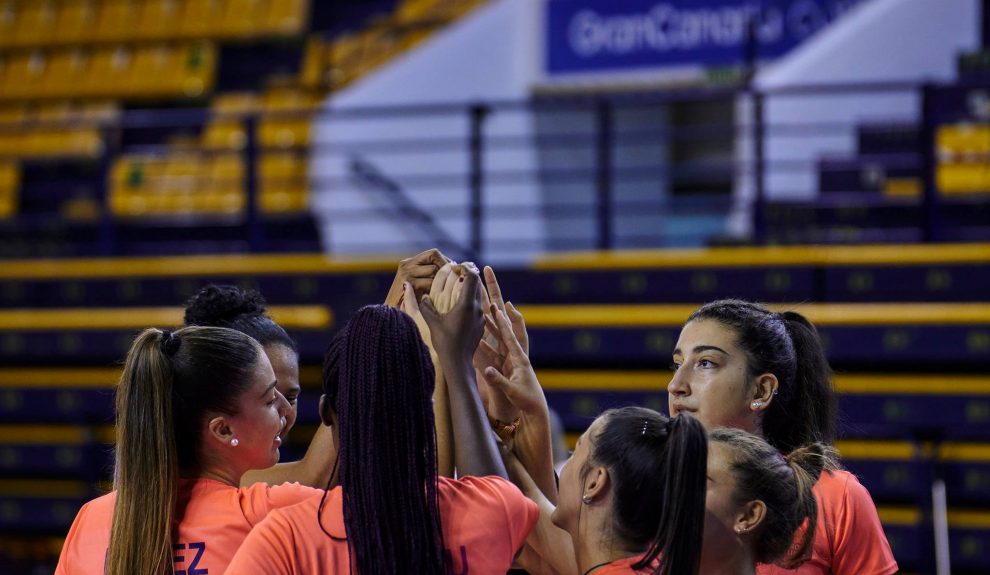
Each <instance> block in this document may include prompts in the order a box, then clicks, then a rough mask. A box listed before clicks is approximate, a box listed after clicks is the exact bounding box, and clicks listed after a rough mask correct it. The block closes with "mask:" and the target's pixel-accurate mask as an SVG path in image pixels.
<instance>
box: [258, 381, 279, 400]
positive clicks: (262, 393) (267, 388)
mask: <svg viewBox="0 0 990 575" xmlns="http://www.w3.org/2000/svg"><path fill="white" fill-rule="evenodd" d="M276 385H278V380H277V379H276V380H275V381H273V382H271V383H269V384H268V387H266V388H265V391H262V392H261V394H260V395H259V396H258V397H264V396H266V395H268V392H269V391H271V390H273V389H275V386H276Z"/></svg>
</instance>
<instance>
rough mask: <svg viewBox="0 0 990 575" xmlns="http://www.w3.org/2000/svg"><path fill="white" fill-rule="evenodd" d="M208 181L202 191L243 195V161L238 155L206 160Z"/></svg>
mask: <svg viewBox="0 0 990 575" xmlns="http://www.w3.org/2000/svg"><path fill="white" fill-rule="evenodd" d="M207 162H208V170H209V180H208V182H207V184H206V185H205V186H203V187H202V189H203V190H207V189H208V190H209V191H211V192H214V193H223V194H227V193H235V194H236V193H243V189H244V160H243V159H242V158H241V156H240V155H239V154H218V155H216V156H215V157H213V158H212V159H208V160H207Z"/></svg>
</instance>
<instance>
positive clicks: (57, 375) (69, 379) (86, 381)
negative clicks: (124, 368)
mask: <svg viewBox="0 0 990 575" xmlns="http://www.w3.org/2000/svg"><path fill="white" fill-rule="evenodd" d="M119 379H120V369H119V368H113V367H107V368H102V367H99V368H83V369H78V368H61V367H53V368H17V367H15V368H5V369H0V388H22V389H23V388H48V387H54V388H86V387H113V386H115V385H117V381H118V380H119Z"/></svg>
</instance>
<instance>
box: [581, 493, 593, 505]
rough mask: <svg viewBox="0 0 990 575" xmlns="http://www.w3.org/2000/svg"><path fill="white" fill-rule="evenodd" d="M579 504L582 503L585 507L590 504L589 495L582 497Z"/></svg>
mask: <svg viewBox="0 0 990 575" xmlns="http://www.w3.org/2000/svg"><path fill="white" fill-rule="evenodd" d="M581 503H584V504H585V505H588V504H590V503H591V496H590V495H585V496H584V497H582V498H581Z"/></svg>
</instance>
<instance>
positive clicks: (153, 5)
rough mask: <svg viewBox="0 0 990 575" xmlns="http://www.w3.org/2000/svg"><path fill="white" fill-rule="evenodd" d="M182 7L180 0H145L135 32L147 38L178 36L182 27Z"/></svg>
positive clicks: (160, 38) (157, 38) (165, 38)
mask: <svg viewBox="0 0 990 575" xmlns="http://www.w3.org/2000/svg"><path fill="white" fill-rule="evenodd" d="M182 8H183V3H182V2H180V1H179V0H143V2H141V8H140V15H139V16H138V24H137V28H135V30H134V33H135V34H136V35H137V36H138V37H141V38H145V39H156V40H167V39H171V38H177V37H178V36H179V31H180V30H181V28H182V16H183V14H182Z"/></svg>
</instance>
